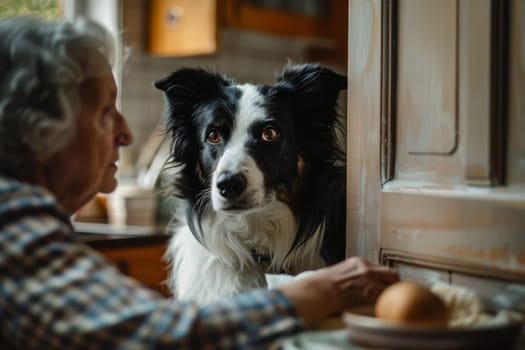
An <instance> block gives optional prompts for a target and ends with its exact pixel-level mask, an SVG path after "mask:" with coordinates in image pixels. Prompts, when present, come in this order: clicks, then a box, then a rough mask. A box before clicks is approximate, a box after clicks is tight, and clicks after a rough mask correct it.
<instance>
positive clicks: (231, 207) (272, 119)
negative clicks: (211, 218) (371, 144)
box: [155, 64, 346, 211]
mask: <svg viewBox="0 0 525 350" xmlns="http://www.w3.org/2000/svg"><path fill="white" fill-rule="evenodd" d="M155 87H157V88H158V89H160V90H162V91H164V93H165V95H166V99H167V132H168V133H170V136H171V142H172V143H171V157H172V159H171V160H172V161H173V162H174V163H175V164H177V165H182V168H181V170H180V173H179V176H178V178H177V179H176V183H175V188H176V190H177V194H178V195H179V196H180V197H182V198H185V199H188V200H190V202H192V203H193V204H194V205H198V206H200V207H202V206H203V204H205V205H206V206H208V207H210V204H211V207H212V208H213V210H215V211H239V210H254V209H255V210H256V209H258V208H261V207H264V206H265V205H267V204H270V203H271V202H272V201H274V200H276V199H277V200H280V201H283V202H286V203H288V204H289V203H291V202H293V201H294V200H296V194H297V192H298V191H301V190H303V191H304V190H305V189H301V187H302V186H303V187H304V186H307V185H308V184H310V183H311V182H310V181H306V180H305V179H306V178H310V179H315V178H318V177H320V176H321V174H322V172H323V169H324V168H326V167H327V166H329V165H330V164H333V163H334V162H336V161H337V160H338V159H341V155H342V152H341V149H340V147H339V146H338V145H337V140H336V130H335V127H336V125H337V123H338V121H337V112H336V100H337V97H338V93H339V91H340V90H342V89H346V78H345V77H344V76H342V75H340V74H337V73H335V72H333V71H331V70H329V69H327V68H324V67H322V66H321V65H319V64H302V65H288V66H287V67H286V68H285V69H284V71H283V72H282V74H281V75H280V76H279V77H278V78H277V82H276V85H274V86H266V85H251V84H237V83H236V82H234V81H233V80H230V79H227V78H225V77H223V76H222V75H220V74H216V73H211V72H208V71H205V70H202V69H191V68H183V69H180V70H178V71H176V72H174V73H172V74H171V75H169V76H167V77H166V78H163V79H160V80H158V81H156V82H155ZM306 190H308V189H306Z"/></svg>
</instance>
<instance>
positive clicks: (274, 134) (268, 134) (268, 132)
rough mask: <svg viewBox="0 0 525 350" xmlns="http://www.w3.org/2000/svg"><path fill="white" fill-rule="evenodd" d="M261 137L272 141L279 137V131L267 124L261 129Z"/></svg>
mask: <svg viewBox="0 0 525 350" xmlns="http://www.w3.org/2000/svg"><path fill="white" fill-rule="evenodd" d="M261 137H262V139H263V140H264V141H267V142H272V141H275V140H277V139H278V138H279V131H277V129H276V128H274V127H273V126H267V127H265V128H264V129H263V131H262V135H261Z"/></svg>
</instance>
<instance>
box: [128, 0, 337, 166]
mask: <svg viewBox="0 0 525 350" xmlns="http://www.w3.org/2000/svg"><path fill="white" fill-rule="evenodd" d="M123 3H124V6H125V7H124V8H123V11H122V23H123V33H122V38H123V41H124V44H125V45H126V46H127V47H128V50H129V53H128V54H129V58H128V60H127V63H126V65H125V66H124V70H123V72H122V82H121V84H122V86H121V109H122V112H123V113H124V115H125V116H126V117H127V119H128V121H129V124H130V127H131V129H132V131H133V132H134V135H135V142H134V144H133V145H132V146H130V147H127V148H126V149H125V150H124V152H123V155H122V160H121V169H122V171H121V175H122V176H126V175H127V176H133V175H134V173H135V172H136V169H135V167H134V163H135V162H136V160H137V158H138V157H139V156H140V153H141V151H142V150H143V148H144V145H145V143H146V141H147V139H148V137H149V136H150V134H151V133H152V132H155V130H156V126H157V124H158V123H159V122H160V121H161V119H162V116H163V108H164V104H163V103H164V100H163V96H162V94H161V92H160V91H158V90H156V89H155V88H153V86H152V82H153V81H155V80H156V79H158V78H161V77H164V76H165V75H167V74H169V73H170V72H172V71H174V70H176V69H178V68H180V67H183V66H190V67H201V68H209V69H212V70H216V71H220V72H223V73H225V74H226V75H228V76H229V77H231V78H234V79H235V80H237V81H240V82H257V83H265V84H272V83H273V82H274V78H275V75H276V74H277V73H279V72H280V71H281V70H282V69H283V67H284V65H285V64H286V63H287V62H288V60H292V61H294V62H305V61H309V60H311V58H308V57H309V52H310V51H309V49H310V44H309V43H308V42H306V41H304V40H300V39H293V38H287V37H281V36H275V35H268V34H264V33H255V32H248V31H239V30H230V29H222V30H219V35H218V37H219V41H220V43H219V46H218V51H217V52H216V53H214V54H212V55H202V56H193V57H170V58H166V57H155V56H152V55H150V54H149V53H148V52H147V51H146V49H145V47H146V45H145V43H146V37H147V33H148V27H147V20H146V13H147V8H146V7H147V6H146V2H145V1H143V0H126V1H125V2H123ZM336 61H337V63H336ZM319 62H321V63H323V64H326V65H327V66H329V67H331V68H332V69H334V70H336V71H338V72H340V73H346V64H344V63H341V62H344V60H340V59H339V60H333V61H332V60H331V62H329V61H327V60H326V59H325V60H319ZM345 101H346V98H341V103H342V105H343V106H342V108H341V110H342V112H343V113H344V112H345V110H346V108H345V107H344V103H345Z"/></svg>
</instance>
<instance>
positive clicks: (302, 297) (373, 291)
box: [276, 257, 399, 326]
mask: <svg viewBox="0 0 525 350" xmlns="http://www.w3.org/2000/svg"><path fill="white" fill-rule="evenodd" d="M397 281H399V275H398V274H397V272H396V271H395V270H393V269H391V268H388V267H385V266H382V265H378V264H373V263H371V262H369V261H367V260H365V259H363V258H360V257H352V258H348V259H346V260H344V261H342V262H340V263H338V264H335V265H332V266H329V267H326V268H323V269H320V270H318V271H316V272H315V273H312V274H311V275H309V276H306V277H304V278H301V279H297V280H294V281H293V282H290V283H288V284H285V285H281V286H278V287H277V288H276V289H278V290H281V292H283V293H284V294H285V295H286V296H288V297H289V298H290V299H291V300H292V303H293V304H294V306H295V310H296V312H297V315H298V316H299V317H300V318H302V319H303V320H304V321H305V323H306V325H307V326H311V325H314V324H317V323H319V322H321V321H323V320H324V319H326V318H327V317H328V316H331V315H334V314H338V313H341V312H342V311H344V310H345V309H347V308H349V307H351V306H356V305H366V304H372V303H374V302H375V301H376V300H377V297H378V296H379V294H381V292H382V291H383V290H384V289H385V288H386V287H387V286H389V285H390V284H392V283H394V282H397Z"/></svg>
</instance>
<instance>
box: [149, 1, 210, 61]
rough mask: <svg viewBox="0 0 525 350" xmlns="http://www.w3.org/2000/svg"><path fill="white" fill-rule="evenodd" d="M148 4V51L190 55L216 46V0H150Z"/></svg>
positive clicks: (165, 54)
mask: <svg viewBox="0 0 525 350" xmlns="http://www.w3.org/2000/svg"><path fill="white" fill-rule="evenodd" d="M148 4H149V8H148V13H149V22H148V23H149V28H148V51H149V53H151V54H153V55H156V56H189V55H201V54H211V53H214V52H215V51H216V50H217V31H218V30H217V21H216V18H217V15H216V13H217V11H216V0H198V1H195V0H151V1H149V2H148Z"/></svg>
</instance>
